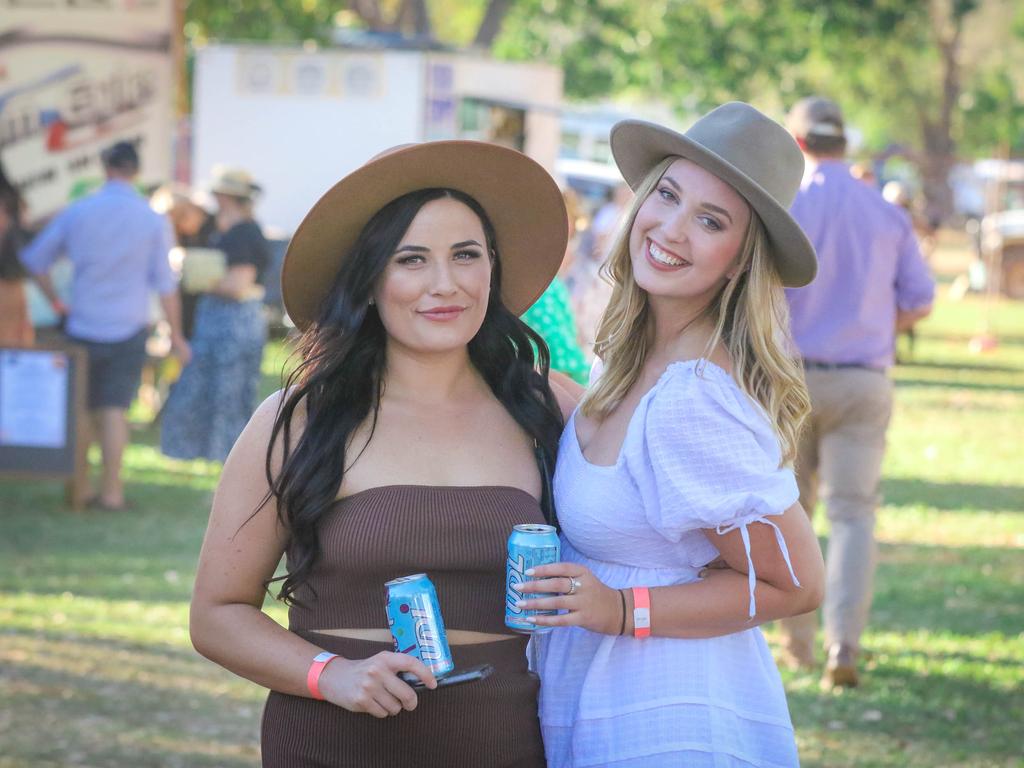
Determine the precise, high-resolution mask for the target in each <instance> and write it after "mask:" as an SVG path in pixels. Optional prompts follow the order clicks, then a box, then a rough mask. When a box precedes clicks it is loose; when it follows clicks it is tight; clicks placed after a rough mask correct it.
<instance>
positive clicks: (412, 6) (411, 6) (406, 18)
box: [395, 0, 434, 38]
mask: <svg viewBox="0 0 1024 768" xmlns="http://www.w3.org/2000/svg"><path fill="white" fill-rule="evenodd" d="M395 26H396V27H397V28H398V29H400V30H401V31H402V32H405V33H412V34H413V35H415V36H417V37H427V38H429V37H433V35H434V29H433V26H432V25H431V23H430V14H429V13H428V12H427V0H402V5H401V7H400V8H399V10H398V17H397V19H396V21H395Z"/></svg>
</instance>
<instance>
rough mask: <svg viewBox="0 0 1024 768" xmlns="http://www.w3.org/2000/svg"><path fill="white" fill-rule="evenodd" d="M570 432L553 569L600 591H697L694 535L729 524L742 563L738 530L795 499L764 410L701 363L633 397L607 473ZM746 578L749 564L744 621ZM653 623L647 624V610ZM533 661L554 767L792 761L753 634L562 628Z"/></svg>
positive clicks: (707, 557) (559, 478) (701, 550)
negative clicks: (589, 580) (669, 634)
mask: <svg viewBox="0 0 1024 768" xmlns="http://www.w3.org/2000/svg"><path fill="white" fill-rule="evenodd" d="M575 422H576V419H575V414H573V416H572V417H571V418H570V419H569V423H568V424H567V425H566V428H565V432H564V433H563V435H562V438H561V443H560V445H559V453H558V465H557V469H556V472H555V477H554V495H555V504H556V509H557V511H558V518H559V521H560V523H561V525H562V534H561V542H562V559H563V560H565V561H570V562H579V563H582V564H584V565H586V566H587V567H588V568H590V569H591V571H593V573H594V574H595V575H596V576H597V578H599V579H601V581H603V582H604V583H605V584H607V585H608V586H610V587H614V588H623V587H634V586H647V587H657V586H666V585H671V584H685V583H687V582H692V581H696V580H697V579H698V578H699V577H698V572H699V570H700V568H701V567H702V566H704V565H706V564H707V563H708V562H710V561H711V560H713V559H715V558H716V557H717V556H718V551H717V549H716V548H715V547H714V545H713V544H711V542H710V541H709V540H708V539H707V537H706V536H705V535H704V534H703V533H702V532H701V529H703V528H717V529H718V530H719V531H720V532H725V531H727V530H732V529H734V528H738V529H739V530H740V531H741V533H742V534H743V538H744V541H746V542H747V551H748V563H749V540H748V539H747V536H746V526H747V525H749V524H750V523H753V522H762V523H767V524H769V525H772V527H773V528H775V526H774V524H772V523H771V522H770V520H768V517H769V516H772V515H778V514H781V513H782V512H783V511H785V510H786V509H787V508H788V507H790V506H791V505H792V504H793V503H794V502H795V501H796V500H797V498H798V496H799V493H798V490H797V486H796V480H795V478H794V476H793V473H792V471H791V470H789V469H786V468H782V469H780V468H779V458H780V449H779V443H778V439H777V437H776V436H775V434H774V432H773V431H772V428H771V426H770V425H769V423H768V420H767V417H766V415H765V413H764V411H763V410H762V409H761V408H760V406H758V405H757V404H756V403H755V402H754V401H753V400H751V399H750V398H749V397H748V396H747V395H746V394H744V393H743V392H742V390H740V388H739V387H738V386H737V384H736V382H735V381H734V380H733V379H732V377H731V376H730V375H729V374H728V373H726V372H725V371H724V370H722V369H721V368H719V367H717V366H715V365H714V364H712V363H709V362H707V361H705V360H690V361H683V362H677V363H673V364H671V365H670V366H669V367H668V368H667V369H666V371H665V373H664V374H663V375H662V376H661V378H660V379H659V380H658V382H657V383H656V384H655V385H654V387H652V388H651V390H650V391H649V392H647V393H646V394H645V395H644V397H643V398H642V399H641V400H640V403H639V405H638V406H637V408H636V411H635V412H634V414H633V416H632V418H631V421H630V423H629V427H628V429H627V432H626V437H625V441H624V442H623V445H622V449H621V451H620V453H619V457H618V460H617V461H616V463H615V464H614V465H611V466H599V465H595V464H591V463H590V462H588V461H587V460H586V458H585V457H584V456H583V453H582V451H581V449H580V446H579V442H578V440H577V437H576V426H575ZM775 532H776V539H777V541H778V543H779V545H780V547H781V548H782V551H783V553H784V555H785V556H786V561H787V563H788V561H789V557H788V553H787V552H786V549H785V542H784V541H783V539H782V536H781V534H780V533H779V530H778V529H777V528H775ZM790 571H791V573H792V567H791V568H790ZM794 579H795V577H794ZM753 583H754V569H753V568H751V611H753V607H754V603H753V600H754V596H755V590H754V588H753ZM653 612H654V621H655V623H656V622H657V604H656V603H655V606H654V611H653ZM532 654H533V660H534V664H535V667H536V670H537V672H538V673H539V674H540V678H541V693H540V719H541V727H542V730H543V735H544V745H545V750H546V752H547V759H548V765H549V766H551V768H569V767H570V766H571V767H574V768H578V767H582V766H605V765H608V766H614V767H615V768H634V767H636V768H639V767H640V766H643V768H661V767H662V766H673V767H674V766H696V767H698V768H700V767H702V766H708V767H712V766H713V767H714V768H722V766H745V767H746V766H771V767H776V766H796V765H799V761H798V758H797V751H796V743H795V739H794V736H793V726H792V723H791V721H790V717H789V710H788V707H787V705H786V696H785V692H784V690H783V687H782V680H781V678H780V677H779V673H778V669H777V668H776V666H775V662H774V660H773V659H772V656H771V653H770V651H769V649H768V646H767V644H766V643H765V640H764V636H763V635H762V634H761V631H760V629H758V628H752V629H749V630H745V631H742V632H737V633H734V634H731V635H727V636H724V637H717V638H711V639H701V640H689V639H677V638H666V637H649V638H646V639H642V640H637V639H635V638H633V637H619V636H615V635H603V634H597V633H594V632H590V631H589V630H585V629H581V628H578V627H559V628H556V629H554V630H552V631H551V632H549V633H547V634H543V635H537V636H535V638H534V639H533V640H532Z"/></svg>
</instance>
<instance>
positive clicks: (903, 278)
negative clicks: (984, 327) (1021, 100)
mask: <svg viewBox="0 0 1024 768" xmlns="http://www.w3.org/2000/svg"><path fill="white" fill-rule="evenodd" d="M787 127H788V128H789V129H790V131H791V132H792V133H793V135H794V136H795V137H796V140H797V142H798V143H799V145H800V148H801V149H802V150H803V152H804V156H805V158H806V161H807V171H806V173H805V175H804V180H803V184H802V186H801V189H800V192H799V193H798V194H797V197H796V200H795V201H794V203H793V206H792V209H791V212H792V214H793V217H794V218H795V219H796V220H797V222H799V224H800V226H801V227H803V229H804V231H805V232H806V233H807V236H808V237H809V238H810V240H811V242H812V243H813V244H814V247H815V250H816V251H817V254H818V276H817V277H816V278H815V280H814V282H813V283H811V284H810V285H809V286H806V287H803V288H793V289H787V291H786V297H787V299H788V300H789V306H790V322H791V326H792V332H793V338H794V340H795V342H796V345H797V347H798V348H799V351H800V354H801V355H802V356H803V358H804V372H805V375H806V377H807V387H808V390H809V391H810V394H811V416H810V419H809V420H808V425H807V427H806V429H805V430H804V434H803V436H802V437H801V440H800V446H799V451H798V454H797V463H796V467H797V479H798V481H799V484H800V502H801V504H802V505H803V508H804V509H805V510H806V511H807V514H808V515H813V514H814V508H815V506H816V504H817V499H818V490H819V485H820V487H821V488H822V490H823V497H824V502H825V509H826V512H827V514H828V519H829V523H830V531H831V532H830V534H829V546H828V552H827V555H826V565H827V580H826V584H825V602H824V611H823V613H824V624H825V649H826V654H827V655H826V662H825V675H824V678H823V682H824V683H825V684H826V685H831V686H854V685H857V684H858V682H859V675H858V669H857V660H858V654H859V652H860V638H861V634H862V633H863V631H864V628H865V626H866V625H867V621H868V613H869V610H870V607H871V599H872V591H873V579H874V572H875V549H876V545H875V535H874V531H875V511H876V507H877V504H878V488H879V480H880V476H881V468H882V458H883V455H884V453H885V434H886V430H887V429H888V425H889V417H890V414H891V412H892V382H891V381H890V379H889V376H888V369H889V367H890V366H891V365H892V364H893V354H894V348H895V337H896V332H897V331H900V330H904V329H906V328H909V327H911V326H912V325H913V324H914V323H915V322H917V321H918V320H920V319H921V318H924V317H926V316H927V315H928V314H929V312H930V311H931V305H932V300H933V297H934V291H935V285H934V282H933V280H932V278H931V275H930V274H929V271H928V267H927V265H926V264H925V262H924V260H923V259H922V257H921V251H920V249H919V248H918V244H917V239H916V238H915V236H914V231H913V229H912V227H911V224H910V220H909V218H908V217H907V216H906V214H905V212H903V211H901V210H899V209H897V208H896V207H894V206H893V205H891V204H889V203H888V202H886V201H885V199H884V198H883V197H882V195H881V193H879V192H878V190H877V189H874V188H873V187H870V186H868V185H866V184H863V183H861V182H859V181H857V180H856V179H854V178H853V176H852V175H851V173H850V169H849V166H847V164H846V162H845V161H844V159H843V158H844V156H845V153H846V132H845V127H844V122H843V115H842V112H841V111H840V109H839V106H838V105H837V104H835V103H834V102H832V101H829V100H828V99H824V98H820V97H808V98H805V99H802V100H801V101H799V102H797V103H796V104H795V105H794V106H793V108H792V110H791V111H790V113H789V115H788V117H787ZM816 630H817V616H816V614H815V613H808V614H805V615H803V616H798V617H794V618H791V619H786V620H784V621H782V631H783V636H784V641H785V658H784V661H785V662H786V663H788V664H789V665H791V666H801V667H805V668H814V667H815V666H816V664H817V662H816V659H815V652H814V651H815V633H816Z"/></svg>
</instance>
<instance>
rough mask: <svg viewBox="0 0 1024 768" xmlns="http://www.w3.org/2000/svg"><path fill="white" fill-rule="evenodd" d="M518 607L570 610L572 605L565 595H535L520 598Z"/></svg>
mask: <svg viewBox="0 0 1024 768" xmlns="http://www.w3.org/2000/svg"><path fill="white" fill-rule="evenodd" d="M516 607H519V608H522V609H523V610H568V609H569V608H570V607H571V603H569V602H568V601H567V600H566V599H565V597H564V596H559V597H535V598H532V599H530V600H519V601H518V602H517V603H516Z"/></svg>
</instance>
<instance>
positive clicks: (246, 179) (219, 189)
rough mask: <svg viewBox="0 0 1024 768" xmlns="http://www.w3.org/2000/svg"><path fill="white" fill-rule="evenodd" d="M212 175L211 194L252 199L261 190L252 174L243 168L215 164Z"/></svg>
mask: <svg viewBox="0 0 1024 768" xmlns="http://www.w3.org/2000/svg"><path fill="white" fill-rule="evenodd" d="M212 176H213V179H212V181H211V182H210V192H211V193H212V194H216V195H227V196H228V197H240V198H242V199H245V200H252V199H253V198H254V197H256V195H258V194H259V193H260V192H261V191H262V187H260V185H259V184H257V183H256V182H255V181H253V178H252V175H251V174H250V173H249V172H248V171H247V170H245V169H244V168H231V167H229V166H226V165H215V166H214V167H213V173H212Z"/></svg>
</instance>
